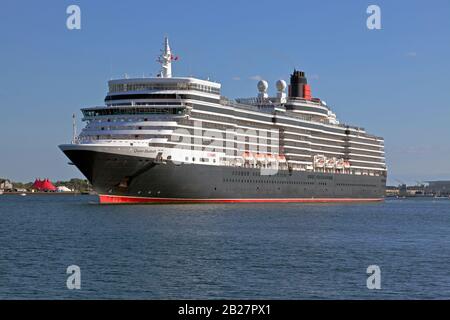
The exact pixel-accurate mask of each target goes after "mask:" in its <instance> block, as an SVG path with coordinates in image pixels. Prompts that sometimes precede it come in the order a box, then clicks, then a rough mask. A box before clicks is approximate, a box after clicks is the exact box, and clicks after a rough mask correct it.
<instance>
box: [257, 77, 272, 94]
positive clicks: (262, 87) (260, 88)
mask: <svg viewBox="0 0 450 320" xmlns="http://www.w3.org/2000/svg"><path fill="white" fill-rule="evenodd" d="M268 87H269V84H268V83H267V81H266V80H259V81H258V91H259V92H267V88H268Z"/></svg>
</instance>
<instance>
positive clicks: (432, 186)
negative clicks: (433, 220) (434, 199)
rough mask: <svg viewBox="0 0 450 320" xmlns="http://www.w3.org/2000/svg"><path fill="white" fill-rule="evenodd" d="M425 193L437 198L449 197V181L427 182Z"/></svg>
mask: <svg viewBox="0 0 450 320" xmlns="http://www.w3.org/2000/svg"><path fill="white" fill-rule="evenodd" d="M427 193H432V194H435V195H437V196H450V181H449V180H441V181H428V186H427Z"/></svg>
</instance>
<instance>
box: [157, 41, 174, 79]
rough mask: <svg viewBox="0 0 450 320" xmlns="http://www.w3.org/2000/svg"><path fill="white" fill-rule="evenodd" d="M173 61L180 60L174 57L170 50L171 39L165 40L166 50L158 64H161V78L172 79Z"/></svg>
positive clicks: (163, 51) (159, 58)
mask: <svg viewBox="0 0 450 320" xmlns="http://www.w3.org/2000/svg"><path fill="white" fill-rule="evenodd" d="M172 60H175V61H176V60H178V57H174V56H173V55H172V52H171V50H170V46H169V39H168V38H167V37H165V38H164V49H163V50H162V53H161V55H160V56H159V57H158V62H159V63H160V64H161V73H160V77H161V78H172Z"/></svg>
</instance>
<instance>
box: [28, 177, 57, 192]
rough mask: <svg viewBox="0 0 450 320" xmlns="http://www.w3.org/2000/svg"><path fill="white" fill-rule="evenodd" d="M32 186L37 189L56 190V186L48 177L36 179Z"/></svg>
mask: <svg viewBox="0 0 450 320" xmlns="http://www.w3.org/2000/svg"><path fill="white" fill-rule="evenodd" d="M32 188H33V189H36V190H38V191H56V187H55V186H54V185H53V183H51V181H50V180H48V179H45V180H40V179H36V180H35V181H34V183H33V187H32Z"/></svg>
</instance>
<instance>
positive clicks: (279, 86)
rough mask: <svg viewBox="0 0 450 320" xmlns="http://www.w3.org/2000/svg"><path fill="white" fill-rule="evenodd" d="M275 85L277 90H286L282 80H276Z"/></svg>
mask: <svg viewBox="0 0 450 320" xmlns="http://www.w3.org/2000/svg"><path fill="white" fill-rule="evenodd" d="M276 86H277V90H278V91H284V90H286V87H287V84H286V81H284V80H278V81H277V83H276Z"/></svg>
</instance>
